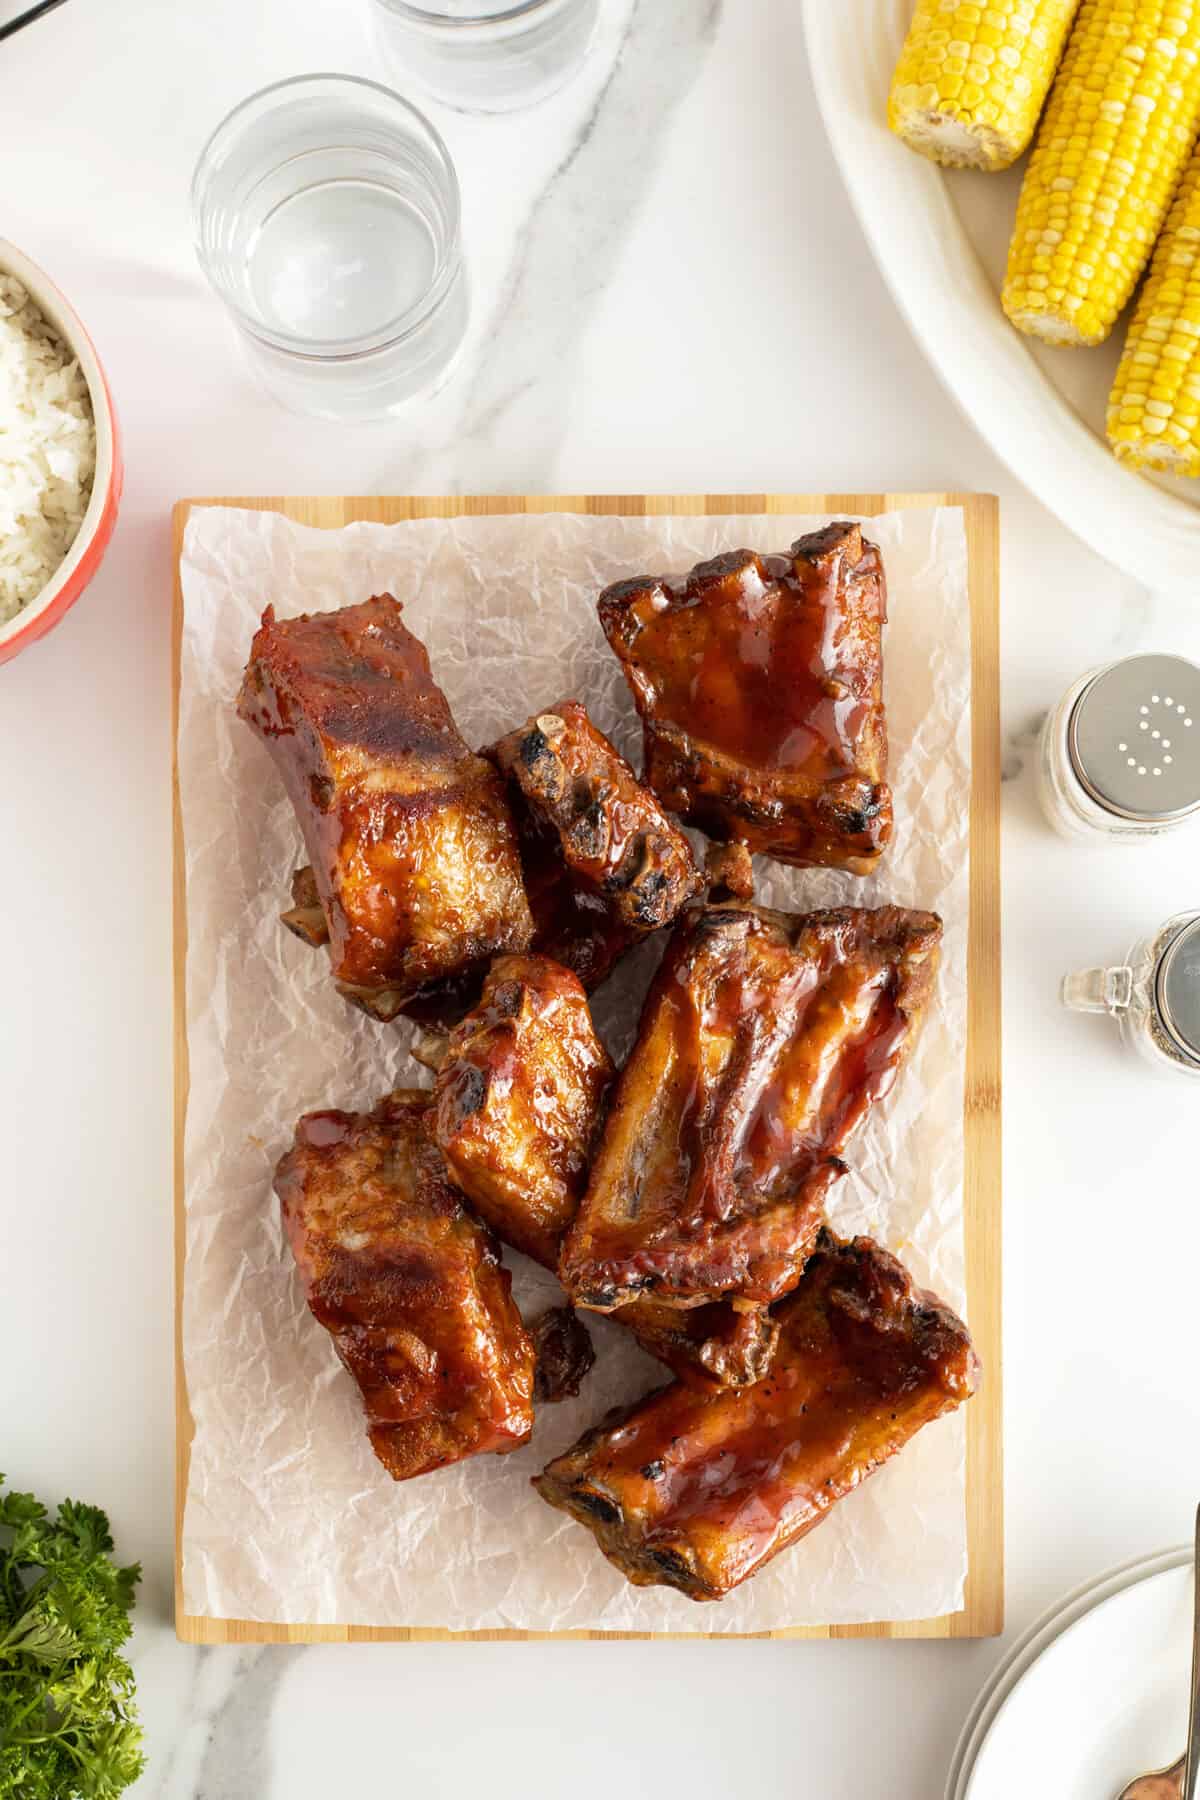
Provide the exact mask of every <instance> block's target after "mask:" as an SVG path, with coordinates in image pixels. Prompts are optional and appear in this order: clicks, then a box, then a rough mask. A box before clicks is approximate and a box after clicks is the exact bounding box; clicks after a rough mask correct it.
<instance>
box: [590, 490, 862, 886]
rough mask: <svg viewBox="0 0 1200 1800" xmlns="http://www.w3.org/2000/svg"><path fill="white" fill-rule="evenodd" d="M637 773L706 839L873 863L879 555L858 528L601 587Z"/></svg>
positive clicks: (802, 860)
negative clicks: (640, 762)
mask: <svg viewBox="0 0 1200 1800" xmlns="http://www.w3.org/2000/svg"><path fill="white" fill-rule="evenodd" d="M599 612H600V623H601V625H602V626H603V628H604V632H605V635H606V636H607V638H608V641H609V643H610V645H611V646H612V648H613V650H614V651H615V653H616V655H617V656H618V657H619V659H620V661H621V664H622V667H623V668H624V671H625V676H626V679H627V681H628V682H629V685H630V688H631V689H632V691H633V697H634V700H635V701H636V703H637V708H638V711H639V713H640V714H641V717H642V726H643V731H644V735H645V747H646V749H645V761H646V768H645V775H644V779H645V781H646V782H647V783H648V785H649V786H650V787H652V788H653V789H654V791H655V793H656V794H657V795H658V797H659V799H660V800H661V801H662V802H663V805H664V806H666V807H668V808H669V809H670V810H671V811H672V812H676V813H678V814H679V816H680V817H681V818H682V819H683V820H684V821H685V823H687V824H689V825H698V826H700V827H701V829H702V830H704V831H707V832H708V833H709V834H710V836H712V837H715V838H718V839H730V840H734V841H738V842H742V843H745V844H747V845H748V846H749V848H750V849H751V850H756V851H765V852H767V853H768V854H769V855H771V856H774V857H776V858H778V860H779V861H780V862H785V863H795V864H799V865H801V866H804V865H807V864H828V865H830V866H831V867H833V868H839V869H849V870H851V871H853V872H854V873H855V874H859V875H865V874H869V873H870V872H871V870H872V869H874V868H875V866H876V864H877V863H878V861H879V858H880V856H881V854H882V852H883V849H884V846H885V845H886V844H887V842H888V840H889V838H890V837H891V832H892V797H891V792H890V790H889V788H888V786H887V725H886V717H885V713H884V705H883V648H882V641H883V627H884V624H885V622H886V618H887V589H886V582H885V578H884V569H883V560H882V558H881V556H880V553H879V551H878V549H877V548H876V546H875V545H874V544H871V543H868V542H867V540H866V539H865V538H864V537H863V534H862V531H861V529H860V527H859V526H858V525H850V524H833V525H828V526H826V527H825V528H824V530H822V531H818V532H814V533H812V534H811V535H810V536H808V537H803V538H800V539H798V540H797V542H796V543H795V544H793V546H792V549H791V553H790V555H788V556H759V555H757V554H756V553H755V552H754V551H752V550H736V551H732V552H730V553H729V554H727V555H725V556H718V557H716V558H714V559H713V561H711V562H706V563H700V564H699V565H698V566H697V567H696V568H695V569H693V570H692V571H691V573H690V574H689V575H687V576H684V577H681V578H679V579H676V580H672V579H670V578H668V577H665V576H659V577H655V576H640V577H638V578H636V579H635V580H632V581H620V582H617V583H616V584H615V585H614V586H612V587H609V588H606V589H605V591H604V593H603V594H602V595H601V596H600V602H599Z"/></svg>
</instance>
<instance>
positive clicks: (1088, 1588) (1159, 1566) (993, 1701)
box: [945, 1544, 1192, 1800]
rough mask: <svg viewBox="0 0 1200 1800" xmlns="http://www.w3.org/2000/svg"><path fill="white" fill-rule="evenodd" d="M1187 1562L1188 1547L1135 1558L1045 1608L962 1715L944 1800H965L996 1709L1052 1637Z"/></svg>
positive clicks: (998, 1711) (1001, 1704)
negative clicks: (1127, 1591) (1115, 1598)
mask: <svg viewBox="0 0 1200 1800" xmlns="http://www.w3.org/2000/svg"><path fill="white" fill-rule="evenodd" d="M1191 1560H1192V1547H1191V1545H1190V1544H1180V1545H1177V1546H1176V1547H1175V1548H1174V1549H1171V1550H1160V1551H1157V1552H1156V1553H1155V1554H1154V1555H1152V1556H1143V1557H1137V1558H1135V1560H1134V1561H1132V1562H1128V1563H1121V1564H1119V1565H1118V1566H1117V1567H1116V1568H1114V1569H1110V1570H1108V1572H1107V1573H1106V1574H1104V1575H1098V1576H1095V1577H1093V1578H1092V1579H1091V1580H1090V1581H1085V1582H1082V1583H1081V1584H1080V1585H1079V1586H1078V1587H1076V1588H1072V1589H1071V1591H1070V1593H1068V1594H1064V1595H1063V1596H1062V1598H1061V1599H1059V1600H1056V1601H1055V1602H1054V1604H1053V1605H1052V1606H1050V1607H1048V1608H1047V1609H1046V1611H1045V1612H1044V1613H1043V1614H1042V1615H1041V1617H1040V1618H1038V1619H1036V1620H1035V1621H1034V1623H1033V1624H1032V1625H1031V1626H1030V1627H1029V1629H1028V1630H1027V1631H1026V1632H1025V1633H1024V1634H1023V1635H1022V1636H1021V1637H1020V1638H1018V1639H1017V1641H1016V1643H1015V1644H1014V1645H1013V1647H1012V1649H1011V1650H1010V1651H1009V1652H1008V1655H1007V1656H1005V1657H1004V1659H1003V1660H1002V1661H1001V1662H1000V1663H999V1664H998V1665H997V1667H996V1668H995V1669H994V1670H993V1671H992V1674H991V1676H990V1678H989V1679H988V1681H987V1682H986V1683H985V1685H984V1687H983V1688H982V1690H981V1691H980V1693H979V1695H978V1696H977V1698H976V1700H975V1703H974V1705H973V1706H972V1708H971V1710H970V1712H969V1713H968V1714H967V1718H966V1722H965V1723H964V1725H963V1728H962V1731H961V1732H960V1733H959V1738H958V1743H957V1744H956V1745H955V1747H954V1755H953V1757H952V1758H951V1760H950V1770H949V1774H948V1775H947V1778H946V1794H945V1800H964V1794H965V1788H966V1783H967V1781H968V1779H969V1777H970V1775H971V1772H972V1770H973V1768H974V1766H975V1759H976V1757H977V1756H978V1754H979V1751H980V1750H981V1749H982V1747H983V1742H984V1739H985V1738H986V1737H987V1735H988V1733H989V1732H990V1730H991V1728H992V1725H993V1724H994V1722H995V1720H996V1718H997V1717H998V1715H999V1713H1000V1710H1001V1708H1002V1707H1003V1705H1004V1703H1005V1702H1006V1700H1007V1699H1008V1696H1009V1695H1010V1694H1011V1692H1012V1690H1013V1689H1014V1688H1015V1686H1016V1685H1017V1682H1018V1681H1019V1680H1020V1679H1021V1677H1022V1676H1023V1675H1024V1674H1025V1672H1026V1670H1027V1669H1028V1668H1030V1667H1031V1666H1032V1665H1033V1664H1034V1663H1035V1662H1036V1661H1037V1659H1038V1657H1039V1656H1041V1655H1042V1653H1043V1651H1045V1650H1048V1649H1049V1648H1050V1645H1051V1644H1052V1643H1053V1642H1054V1641H1055V1639H1056V1638H1058V1637H1060V1636H1061V1635H1062V1633H1063V1632H1064V1631H1067V1630H1069V1629H1070V1627H1071V1626H1072V1625H1074V1624H1076V1623H1078V1621H1079V1620H1080V1619H1082V1618H1084V1617H1085V1616H1086V1615H1087V1614H1088V1613H1089V1612H1091V1611H1092V1610H1093V1608H1095V1607H1097V1606H1100V1605H1102V1604H1103V1603H1104V1601H1106V1600H1109V1599H1111V1598H1112V1597H1113V1595H1115V1594H1119V1593H1121V1592H1122V1590H1123V1589H1125V1588H1127V1587H1133V1586H1134V1585H1135V1583H1137V1582H1139V1581H1145V1580H1148V1579H1149V1578H1150V1577H1151V1576H1153V1575H1162V1574H1166V1573H1167V1572H1168V1571H1169V1570H1171V1569H1178V1568H1183V1567H1184V1566H1185V1565H1186V1564H1188V1563H1190V1562H1191Z"/></svg>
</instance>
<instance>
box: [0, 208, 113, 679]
mask: <svg viewBox="0 0 1200 1800" xmlns="http://www.w3.org/2000/svg"><path fill="white" fill-rule="evenodd" d="M0 273H3V274H5V275H13V276H15V277H16V279H17V280H18V281H19V282H20V283H21V285H22V287H24V288H26V289H27V290H28V292H29V296H30V298H31V299H32V300H33V301H34V302H35V303H36V305H37V306H39V307H40V308H41V310H42V312H43V313H44V314H45V316H46V318H47V319H48V320H49V321H50V323H51V325H53V326H54V328H55V330H56V331H57V332H58V334H59V336H60V337H61V338H62V340H63V342H64V343H65V344H67V345H68V346H69V347H70V350H71V353H72V355H73V356H75V357H76V358H77V359H78V362H79V367H80V369H81V370H82V371H83V378H84V380H85V381H86V382H87V385H88V393H89V394H90V395H91V399H92V414H93V417H94V419H95V422H96V473H95V476H94V477H93V480H92V493H91V498H90V500H89V501H88V506H87V511H86V512H85V513H84V515H83V522H82V524H81V525H80V527H79V530H78V531H77V532H76V534H75V541H74V543H73V544H72V545H71V548H70V549H69V550H68V551H67V554H66V555H65V556H64V557H63V560H62V561H61V562H60V563H59V565H58V567H57V569H56V570H55V571H54V573H53V575H52V576H51V577H50V579H49V581H48V582H47V583H46V585H45V587H44V588H43V589H42V590H41V592H40V593H38V594H35V595H34V597H33V599H32V600H29V601H27V602H26V604H25V605H24V606H23V607H22V608H21V610H20V612H18V613H17V614H16V615H15V616H14V617H13V618H11V619H9V620H8V622H7V624H4V625H0V650H3V649H4V647H5V645H6V644H8V643H10V642H11V641H12V639H13V638H16V637H19V636H20V635H21V634H22V632H24V631H25V630H27V628H28V626H29V625H30V623H31V622H32V621H33V620H34V619H35V618H37V617H38V615H39V614H40V613H44V612H46V611H47V610H48V608H49V607H51V606H52V605H53V604H54V601H55V599H56V598H57V596H58V595H59V594H61V592H62V590H63V589H64V588H65V587H66V585H67V583H68V581H70V579H71V577H72V575H73V574H74V573H75V570H76V569H77V568H78V567H79V565H80V563H81V562H82V561H83V559H84V557H85V556H86V555H87V552H88V548H89V546H90V544H91V542H92V539H93V538H94V537H95V535H96V530H97V527H98V526H99V524H100V520H101V517H102V515H103V513H104V509H105V506H106V505H107V503H108V496H109V491H110V489H111V487H112V479H113V417H112V408H111V406H110V404H109V398H108V389H107V387H106V386H105V382H104V372H103V370H102V369H101V367H100V359H99V358H98V356H97V355H96V352H95V350H94V349H93V347H92V341H91V339H90V338H89V336H88V334H87V328H86V326H85V325H84V323H83V321H82V319H81V318H80V317H79V315H78V313H77V312H76V311H75V309H74V307H73V306H72V305H71V304H70V302H69V301H68V300H67V298H66V296H65V295H64V294H63V293H62V292H61V290H60V289H59V288H57V287H56V286H55V284H54V283H53V282H52V281H51V280H50V277H49V276H48V275H47V274H46V273H45V272H44V270H42V269H40V268H39V267H38V265H37V264H36V263H34V262H31V261H30V259H29V258H28V257H27V256H26V255H25V253H24V251H22V250H18V249H17V246H16V245H15V244H10V243H9V242H8V239H7V238H0Z"/></svg>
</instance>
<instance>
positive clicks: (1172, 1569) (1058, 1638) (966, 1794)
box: [962, 1551, 1193, 1800]
mask: <svg viewBox="0 0 1200 1800" xmlns="http://www.w3.org/2000/svg"><path fill="white" fill-rule="evenodd" d="M1191 1561H1192V1555H1191V1552H1190V1551H1189V1552H1188V1553H1187V1554H1186V1555H1185V1557H1184V1558H1183V1562H1182V1563H1181V1564H1176V1565H1174V1566H1172V1565H1170V1564H1168V1565H1167V1566H1166V1567H1164V1568H1155V1569H1152V1570H1149V1571H1147V1572H1145V1573H1143V1574H1142V1575H1141V1576H1140V1577H1139V1578H1138V1579H1137V1580H1136V1581H1119V1582H1117V1583H1116V1584H1115V1585H1114V1586H1113V1588H1112V1590H1111V1591H1110V1592H1106V1593H1104V1594H1101V1595H1097V1597H1096V1598H1095V1600H1094V1601H1093V1603H1092V1604H1091V1605H1088V1606H1083V1607H1080V1608H1079V1609H1078V1611H1077V1612H1076V1613H1075V1614H1074V1616H1073V1617H1072V1618H1071V1619H1070V1621H1069V1622H1065V1623H1064V1625H1063V1628H1062V1630H1061V1631H1055V1632H1052V1633H1051V1634H1050V1638H1049V1640H1048V1642H1046V1643H1045V1644H1043V1645H1042V1647H1041V1649H1040V1651H1039V1653H1038V1655H1037V1656H1036V1657H1034V1658H1032V1659H1031V1660H1030V1661H1028V1662H1027V1663H1026V1664H1025V1665H1024V1667H1023V1668H1022V1669H1021V1670H1020V1671H1019V1672H1018V1674H1017V1676H1016V1679H1015V1680H1014V1681H1013V1682H1011V1683H1010V1684H1009V1685H1008V1686H1007V1688H1006V1691H1005V1694H1004V1697H1003V1699H1002V1700H1001V1701H1000V1703H999V1705H998V1706H997V1707H996V1709H995V1711H994V1713H993V1714H992V1717H991V1719H990V1721H989V1724H988V1729H987V1731H986V1732H985V1733H984V1735H983V1737H982V1739H981V1740H980V1743H979V1745H978V1746H977V1749H976V1753H975V1758H974V1761H973V1762H972V1765H971V1767H970V1769H968V1770H967V1773H966V1778H965V1784H964V1788H963V1797H962V1800H970V1796H971V1793H972V1791H973V1790H974V1789H975V1779H976V1776H977V1775H978V1774H979V1772H980V1759H981V1757H982V1756H983V1754H984V1752H985V1751H986V1749H987V1746H988V1744H989V1742H990V1741H991V1737H992V1733H993V1732H994V1731H995V1730H996V1729H997V1727H998V1726H999V1725H1000V1724H1001V1722H1002V1720H1003V1719H1004V1716H1005V1714H1006V1713H1007V1712H1008V1710H1009V1708H1010V1707H1012V1706H1014V1705H1015V1704H1016V1702H1017V1699H1018V1696H1019V1695H1020V1693H1021V1690H1022V1689H1023V1688H1024V1686H1025V1683H1026V1681H1027V1680H1028V1679H1030V1677H1032V1675H1033V1673H1034V1670H1035V1668H1036V1666H1037V1664H1038V1663H1040V1662H1042V1661H1043V1660H1044V1659H1050V1658H1054V1659H1058V1657H1059V1655H1060V1653H1061V1652H1062V1650H1063V1648H1064V1646H1065V1645H1066V1644H1067V1641H1068V1639H1071V1638H1075V1637H1076V1636H1077V1634H1078V1633H1080V1632H1081V1631H1082V1630H1083V1627H1084V1626H1085V1625H1086V1624H1087V1623H1088V1621H1089V1620H1090V1619H1091V1618H1092V1617H1093V1615H1094V1614H1097V1613H1102V1612H1105V1611H1106V1610H1107V1609H1108V1608H1109V1607H1110V1606H1115V1604H1116V1603H1117V1602H1118V1601H1120V1600H1123V1599H1125V1597H1126V1596H1127V1595H1130V1594H1133V1593H1134V1592H1135V1590H1137V1589H1138V1588H1148V1587H1154V1586H1157V1584H1158V1583H1159V1582H1162V1581H1164V1580H1165V1579H1166V1577H1167V1576H1168V1575H1174V1574H1176V1573H1178V1571H1179V1569H1180V1568H1181V1567H1183V1566H1185V1565H1187V1564H1190V1563H1191ZM1192 1585H1193V1583H1192V1582H1191V1581H1189V1583H1188V1587H1189V1604H1188V1612H1189V1614H1190V1612H1191V1593H1190V1590H1191V1587H1192ZM1188 1638H1189V1641H1190V1638H1191V1632H1190V1630H1189V1632H1188ZM1181 1737H1182V1731H1181ZM1147 1754H1148V1753H1147ZM1160 1766H1161V1762H1160Z"/></svg>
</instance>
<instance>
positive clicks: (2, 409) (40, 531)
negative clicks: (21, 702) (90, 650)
mask: <svg viewBox="0 0 1200 1800" xmlns="http://www.w3.org/2000/svg"><path fill="white" fill-rule="evenodd" d="M121 482H122V467H121V455H120V445H119V441H118V436H117V427H116V420H115V417H114V414H113V408H112V399H111V396H110V395H109V391H108V384H107V382H106V381H105V378H104V371H103V370H102V368H101V367H100V361H99V358H98V357H97V355H96V351H95V347H94V346H93V344H92V341H91V339H90V338H89V337H88V334H87V332H86V331H85V330H84V328H83V325H82V323H81V321H80V319H79V318H78V316H77V314H76V313H75V312H74V310H73V309H72V307H71V306H70V305H69V304H68V302H67V300H66V299H65V298H64V296H63V295H62V294H61V293H60V292H59V290H58V288H56V287H55V285H54V283H53V282H52V281H51V280H50V279H49V277H48V276H47V275H45V274H44V273H43V271H42V270H41V269H39V268H38V267H37V265H36V264H35V263H32V262H30V260H29V258H28V257H27V256H25V255H23V254H22V252H21V251H20V250H18V249H17V248H16V246H15V245H13V244H9V243H6V242H5V241H4V239H3V238H0V663H3V662H7V661H8V659H9V657H11V656H15V655H16V653H17V651H18V650H23V649H24V648H25V646H26V645H27V644H30V643H32V642H33V641H34V640H35V639H36V638H39V637H42V636H44V634H45V633H46V632H47V631H49V630H51V628H52V627H53V626H54V625H56V624H57V623H58V621H59V620H60V619H61V618H62V616H63V614H64V613H65V612H66V611H67V609H68V608H69V607H71V606H72V605H74V603H75V601H76V600H77V599H78V598H79V596H80V594H81V593H82V592H83V590H84V588H85V587H86V586H87V584H88V582H89V581H90V580H91V578H92V576H93V575H94V574H95V572H96V569H97V568H98V567H99V564H100V559H101V557H102V556H103V555H104V552H105V550H106V549H107V547H108V543H109V539H110V538H111V537H112V534H113V528H114V526H115V525H116V521H117V507H118V505H119V503H120V498H121Z"/></svg>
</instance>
